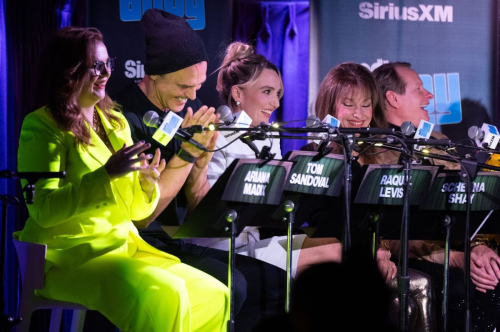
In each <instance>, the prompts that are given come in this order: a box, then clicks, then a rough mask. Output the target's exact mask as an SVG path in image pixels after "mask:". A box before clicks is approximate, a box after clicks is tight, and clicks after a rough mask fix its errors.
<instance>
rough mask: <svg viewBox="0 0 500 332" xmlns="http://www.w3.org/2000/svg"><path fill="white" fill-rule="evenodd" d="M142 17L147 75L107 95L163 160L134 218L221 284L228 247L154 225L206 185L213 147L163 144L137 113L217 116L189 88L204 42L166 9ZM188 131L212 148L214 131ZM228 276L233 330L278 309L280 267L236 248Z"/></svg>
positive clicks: (200, 69) (184, 207)
mask: <svg viewBox="0 0 500 332" xmlns="http://www.w3.org/2000/svg"><path fill="white" fill-rule="evenodd" d="M141 24H142V27H143V28H144V31H145V38H146V63H145V65H144V69H145V72H146V76H145V77H144V78H143V79H142V80H141V81H140V82H139V84H132V85H131V86H129V87H128V88H126V89H125V90H123V91H122V92H120V93H118V94H117V95H115V96H113V97H114V98H115V99H116V101H117V102H118V103H119V104H121V105H122V107H123V114H124V115H125V117H126V118H127V120H128V122H129V124H130V127H131V131H132V138H133V139H134V141H140V140H145V141H147V142H149V143H151V145H152V146H151V149H150V151H146V152H145V153H155V151H156V150H157V149H159V150H160V151H161V155H162V157H163V158H165V160H166V161H167V165H166V167H165V170H164V171H163V172H162V174H161V176H160V179H159V180H158V184H159V186H160V191H161V196H160V202H159V203H158V207H157V208H156V210H155V212H154V213H153V215H151V216H150V217H149V218H147V219H145V220H138V221H136V225H137V227H138V228H139V229H140V234H141V236H142V238H143V239H144V240H146V241H147V242H148V243H150V244H151V245H153V246H155V247H156V248H158V249H161V250H163V251H166V252H168V253H170V254H173V255H175V256H177V257H179V258H180V259H181V261H182V262H183V263H186V264H189V265H191V266H193V267H195V268H198V269H200V270H202V271H204V272H206V273H208V274H210V275H212V276H213V277H215V278H217V279H218V280H220V281H221V282H223V283H225V284H227V277H228V252H227V251H222V250H217V249H212V248H206V247H202V246H198V245H194V244H190V243H186V242H184V241H182V240H174V239H172V238H171V237H170V236H169V235H168V234H167V233H166V232H165V231H164V230H163V229H162V227H161V225H162V223H163V224H167V225H180V224H181V223H182V221H183V220H184V218H185V216H186V214H187V213H188V212H189V211H191V210H192V209H194V207H196V205H197V204H198V203H199V201H200V200H201V199H202V198H203V197H204V196H205V194H206V193H207V192H208V190H209V188H210V187H209V184H208V182H207V177H206V174H207V165H208V162H209V161H210V159H211V157H212V154H211V153H207V152H203V151H201V150H198V149H197V148H195V147H194V146H192V145H190V144H188V143H181V142H179V141H177V140H171V141H170V142H169V143H168V144H167V145H166V146H163V145H161V144H159V143H158V142H157V141H155V140H154V139H153V138H152V136H153V134H154V133H155V131H156V129H155V128H150V127H148V126H146V125H145V124H144V123H143V120H142V119H143V116H144V114H145V113H146V112H148V111H150V110H154V111H156V112H157V113H159V114H162V112H170V111H173V112H175V113H176V114H177V115H179V116H181V117H183V118H184V122H183V125H182V126H183V127H186V126H190V125H197V124H200V125H204V126H206V125H208V124H209V123H210V122H215V121H217V120H218V119H217V116H216V115H215V110H214V108H213V107H210V108H209V107H207V106H203V105H202V103H201V102H200V101H199V100H198V99H197V98H196V91H197V90H198V89H200V88H201V85H202V84H203V83H204V82H205V80H206V72H207V60H208V57H207V54H206V51H205V46H204V44H203V42H202V40H201V39H200V37H199V36H198V34H197V33H196V32H195V31H194V30H193V29H192V28H191V27H190V26H189V24H188V23H187V22H186V20H184V19H183V18H180V17H177V16H175V15H172V14H169V13H167V12H165V11H162V10H158V9H149V10H147V11H146V12H145V13H144V16H143V17H142V20H141ZM193 110H197V111H196V112H194V113H193ZM193 139H194V140H196V141H198V142H199V143H201V144H203V145H205V146H206V147H207V148H208V149H212V148H213V147H214V146H215V141H216V139H217V135H216V134H214V133H205V134H195V135H194V136H193ZM234 278H235V279H234V280H235V282H234V287H235V294H234V296H235V303H234V305H235V306H234V308H235V317H236V319H235V328H236V331H251V329H252V327H253V326H254V325H255V324H257V323H258V322H259V321H260V319H261V318H262V317H263V316H268V315H273V314H276V313H279V312H281V311H284V309H285V296H286V293H285V291H286V285H285V282H286V275H285V271H283V270H282V269H279V268H277V267H275V266H273V265H270V264H268V263H265V262H263V261H260V260H257V259H254V258H251V257H247V256H241V255H238V256H237V257H236V271H235V275H234Z"/></svg>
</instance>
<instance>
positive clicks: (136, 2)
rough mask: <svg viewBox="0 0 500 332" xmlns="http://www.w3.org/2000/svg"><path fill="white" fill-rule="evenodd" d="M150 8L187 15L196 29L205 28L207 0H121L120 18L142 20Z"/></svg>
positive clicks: (180, 15)
mask: <svg viewBox="0 0 500 332" xmlns="http://www.w3.org/2000/svg"><path fill="white" fill-rule="evenodd" d="M150 8H158V9H163V10H164V11H166V12H169V13H171V14H174V15H177V16H179V17H185V18H186V21H187V22H188V23H189V25H191V28H193V29H194V30H203V29H205V0H183V1H182V0H154V1H151V0H120V19H121V20H122V21H124V22H128V21H140V20H141V17H142V14H144V12H145V11H146V10H148V9H150Z"/></svg>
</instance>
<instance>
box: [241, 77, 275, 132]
mask: <svg viewBox="0 0 500 332" xmlns="http://www.w3.org/2000/svg"><path fill="white" fill-rule="evenodd" d="M282 89H283V88H282V82H281V78H280V77H279V75H278V73H276V72H275V71H274V70H272V69H267V68H265V69H264V70H263V71H262V73H261V74H260V76H259V78H258V79H257V80H256V81H255V82H254V83H253V84H252V85H250V86H248V87H244V88H243V87H238V86H233V88H232V95H233V98H234V100H236V101H239V102H240V105H239V109H237V110H235V111H238V110H244V111H245V112H246V113H247V114H248V116H250V117H251V118H252V125H253V126H257V125H259V124H260V123H261V122H265V123H266V124H267V123H269V118H270V117H271V114H272V113H273V112H274V111H275V110H276V109H277V108H278V107H279V106H280V98H281V95H282V91H283V90H282Z"/></svg>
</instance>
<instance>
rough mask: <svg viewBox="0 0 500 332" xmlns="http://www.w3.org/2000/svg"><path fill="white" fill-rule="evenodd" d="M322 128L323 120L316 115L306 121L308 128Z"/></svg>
mask: <svg viewBox="0 0 500 332" xmlns="http://www.w3.org/2000/svg"><path fill="white" fill-rule="evenodd" d="M317 127H321V120H320V119H319V118H318V117H317V116H316V115H314V114H312V115H309V116H308V117H307V120H306V128H317Z"/></svg>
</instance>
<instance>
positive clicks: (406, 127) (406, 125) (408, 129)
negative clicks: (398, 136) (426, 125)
mask: <svg viewBox="0 0 500 332" xmlns="http://www.w3.org/2000/svg"><path fill="white" fill-rule="evenodd" d="M401 133H403V135H405V136H412V135H413V134H415V125H414V124H413V123H411V121H405V122H403V123H402V124H401Z"/></svg>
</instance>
